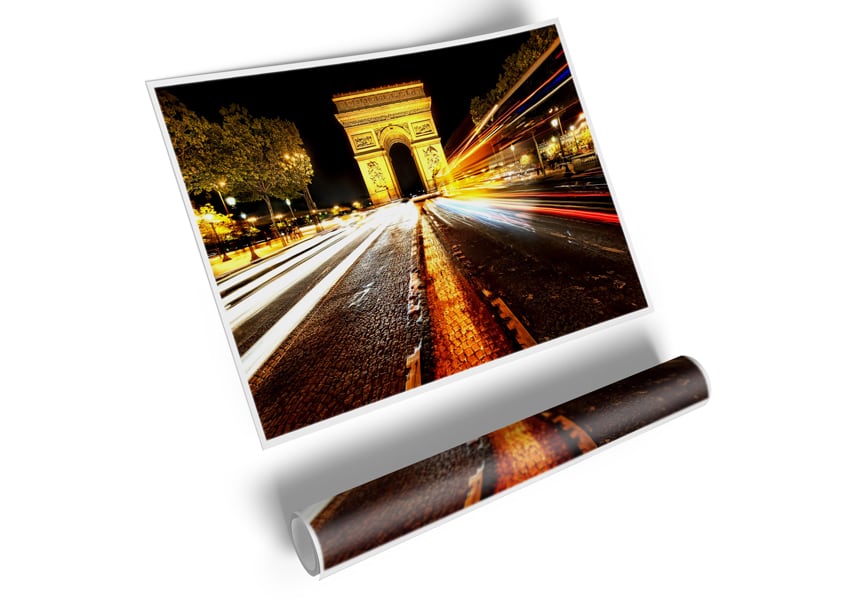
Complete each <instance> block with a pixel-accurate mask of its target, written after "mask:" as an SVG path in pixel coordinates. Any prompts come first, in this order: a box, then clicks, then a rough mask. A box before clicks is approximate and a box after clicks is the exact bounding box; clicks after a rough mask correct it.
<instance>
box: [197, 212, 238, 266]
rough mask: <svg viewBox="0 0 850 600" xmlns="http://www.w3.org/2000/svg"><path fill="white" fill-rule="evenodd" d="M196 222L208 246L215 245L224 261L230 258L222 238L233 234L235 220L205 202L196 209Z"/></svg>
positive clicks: (227, 237)
mask: <svg viewBox="0 0 850 600" xmlns="http://www.w3.org/2000/svg"><path fill="white" fill-rule="evenodd" d="M195 222H196V223H197V224H198V230H199V231H200V232H201V237H202V238H203V241H204V246H206V247H207V248H209V247H211V246H215V247H216V248H217V249H218V251H219V252H220V253H221V260H222V262H224V261H228V260H230V257H229V256H228V255H227V252H226V250H225V248H224V245H223V244H222V239H224V240H227V239H229V238H231V237H232V236H233V221H232V220H231V218H230V217H229V216H226V215H222V214H220V213H218V212H216V210H215V209H214V208H213V207H212V205H211V204H205V205H204V206H202V207H201V208H200V209H199V210H196V211H195Z"/></svg>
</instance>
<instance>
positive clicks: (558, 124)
mask: <svg viewBox="0 0 850 600" xmlns="http://www.w3.org/2000/svg"><path fill="white" fill-rule="evenodd" d="M552 128H553V129H555V128H557V129H558V131H560V132H561V135H559V136H558V147H559V148H560V149H561V158H562V159H563V157H564V144H563V143H561V138H562V137H564V128H563V127H562V126H561V118H560V117H555V118H554V119H552Z"/></svg>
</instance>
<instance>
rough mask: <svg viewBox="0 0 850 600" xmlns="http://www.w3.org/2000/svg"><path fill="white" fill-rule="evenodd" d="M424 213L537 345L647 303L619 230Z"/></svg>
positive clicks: (550, 220) (435, 208) (434, 206)
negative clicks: (495, 222) (504, 222)
mask: <svg viewBox="0 0 850 600" xmlns="http://www.w3.org/2000/svg"><path fill="white" fill-rule="evenodd" d="M428 210H429V211H432V212H434V213H435V214H437V215H439V217H440V219H439V220H435V221H434V222H435V223H436V224H437V226H438V233H439V235H440V236H441V237H442V238H443V239H444V240H445V241H446V245H447V246H449V247H452V248H455V249H456V250H457V251H458V252H459V253H460V252H462V255H463V259H462V265H463V267H464V270H465V274H466V275H467V277H468V279H470V280H471V281H474V282H475V283H476V285H479V286H480V287H482V288H484V289H487V290H489V291H491V292H493V294H494V295H496V296H498V297H500V298H502V299H503V300H504V301H505V303H506V304H507V305H508V307H510V309H511V310H512V311H513V312H514V313H515V314H516V316H517V317H518V318H519V319H520V320H521V322H522V323H523V325H524V326H525V327H526V328H527V329H528V331H529V333H530V334H531V335H532V336H533V337H534V339H535V340H536V341H537V342H538V343H541V342H545V341H548V340H551V339H554V338H557V337H560V336H562V335H566V334H568V333H572V332H574V331H578V330H581V329H584V328H586V327H589V326H591V325H596V324H597V323H601V322H603V321H607V320H608V319H613V318H615V317H618V316H621V315H624V314H627V313H630V312H632V311H635V310H638V309H640V308H643V307H645V306H646V305H647V303H646V298H645V297H644V294H643V290H642V289H641V286H640V281H639V279H638V276H637V271H636V269H635V266H634V263H633V262H632V259H631V255H630V254H629V250H628V247H627V245H626V240H625V237H624V235H623V232H622V229H621V228H620V227H619V226H617V225H611V224H600V223H585V222H582V221H579V220H574V219H560V218H556V217H548V216H542V215H532V216H528V217H526V218H527V219H528V220H529V223H531V224H533V227H534V231H533V233H531V232H528V231H524V230H523V229H520V228H515V227H508V226H497V225H493V224H491V223H486V222H481V221H474V220H470V219H469V218H465V217H464V218H461V217H459V216H457V215H455V214H453V213H451V212H449V211H447V210H445V209H444V208H441V206H440V205H439V203H438V202H435V203H431V204H429V205H428Z"/></svg>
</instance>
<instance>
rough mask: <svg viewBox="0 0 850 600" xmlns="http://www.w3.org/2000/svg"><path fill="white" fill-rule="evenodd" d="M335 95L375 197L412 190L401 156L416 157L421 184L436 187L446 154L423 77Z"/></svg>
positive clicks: (395, 195) (340, 117) (339, 117)
mask: <svg viewBox="0 0 850 600" xmlns="http://www.w3.org/2000/svg"><path fill="white" fill-rule="evenodd" d="M333 101H334V104H336V108H337V113H338V114H337V115H336V118H337V120H338V121H339V122H340V124H341V125H342V126H343V127H344V128H345V133H346V135H347V136H348V141H349V142H350V143H351V149H352V150H353V151H354V158H355V159H356V160H357V164H358V166H359V167H360V173H361V175H363V181H365V182H366V188H367V189H368V190H369V197H370V198H371V199H372V202H373V203H375V204H381V203H384V202H388V201H390V200H394V199H396V198H401V197H402V195H403V194H404V193H405V192H406V191H407V190H404V189H403V185H401V184H400V182H399V177H398V176H397V173H396V170H397V168H398V161H403V160H409V159H411V158H412V160H413V163H414V164H415V165H416V171H417V172H418V173H419V180H420V182H419V183H421V186H416V187H417V188H419V187H421V189H424V190H427V191H428V192H434V191H436V189H437V186H436V182H435V177H436V175H437V173H438V172H439V171H440V170H441V169H442V168H443V167H445V166H446V156H445V154H444V153H443V145H442V143H441V142H440V137H439V136H438V135H437V127H436V126H435V125H434V118H433V117H432V116H431V98H429V97H428V96H426V95H425V89H424V86H423V84H422V82H421V81H414V82H412V83H402V84H399V85H391V86H386V87H380V88H373V89H369V90H362V91H359V92H351V93H346V94H337V95H335V96H334V97H333ZM398 144H402V145H403V146H404V147H406V150H404V148H399V147H395V146H397V145H398ZM391 150H392V155H391V152H390V151H391Z"/></svg>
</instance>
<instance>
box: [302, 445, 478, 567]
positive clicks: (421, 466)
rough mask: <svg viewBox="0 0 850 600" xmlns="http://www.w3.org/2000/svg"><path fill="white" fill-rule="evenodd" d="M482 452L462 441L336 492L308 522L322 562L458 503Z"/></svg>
mask: <svg viewBox="0 0 850 600" xmlns="http://www.w3.org/2000/svg"><path fill="white" fill-rule="evenodd" d="M487 454H489V449H488V448H486V447H485V446H483V445H481V444H478V443H474V444H463V445H461V446H457V447H455V448H452V449H451V450H448V451H446V452H443V453H441V454H438V455H437V456H435V457H433V458H429V459H427V460H424V461H422V462H419V463H416V464H414V465H411V466H410V467H407V468H405V469H402V470H401V471H396V472H395V473H391V474H390V475H387V476H385V477H381V478H379V479H376V480H374V481H372V482H369V483H367V484H365V485H362V486H359V487H357V488H354V489H353V490H350V491H348V492H344V493H342V494H339V495H337V496H335V497H334V499H333V500H332V501H331V502H330V504H328V505H327V506H326V507H325V508H324V509H323V510H322V511H321V512H320V513H319V514H318V515H317V516H316V517H315V518H314V519H313V521H312V522H311V525H312V527H313V529H314V530H315V531H316V535H317V536H318V538H319V542H320V544H321V546H322V551H323V554H324V561H325V568H331V567H333V566H334V565H337V564H339V563H341V562H343V561H345V560H348V559H350V558H353V557H355V556H357V555H359V554H362V553H363V552H366V551H368V550H370V549H372V548H376V547H378V546H380V545H382V544H385V543H387V542H390V541H392V540H394V539H396V538H398V537H400V536H402V535H404V534H405V533H408V532H410V531H413V530H415V529H417V528H419V527H422V526H424V525H427V524H428V523H432V522H434V521H436V520H438V519H440V518H442V517H445V516H446V515H449V514H451V513H453V512H456V511H458V510H460V509H462V508H463V505H464V501H465V499H466V495H467V490H468V487H469V479H470V478H471V477H472V476H473V475H474V474H475V472H476V470H477V469H478V468H479V467H480V466H481V464H482V463H483V462H484V458H485V456H486V455H487Z"/></svg>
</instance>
